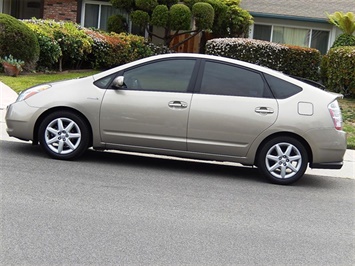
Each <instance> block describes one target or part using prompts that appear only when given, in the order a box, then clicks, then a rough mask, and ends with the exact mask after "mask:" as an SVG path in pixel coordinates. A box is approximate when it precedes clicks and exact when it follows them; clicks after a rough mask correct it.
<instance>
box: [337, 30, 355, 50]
mask: <svg viewBox="0 0 355 266" xmlns="http://www.w3.org/2000/svg"><path fill="white" fill-rule="evenodd" d="M340 46H355V36H354V35H349V34H346V33H343V34H341V35H339V36H338V37H337V38H336V40H335V41H334V43H333V46H332V48H336V47H340Z"/></svg>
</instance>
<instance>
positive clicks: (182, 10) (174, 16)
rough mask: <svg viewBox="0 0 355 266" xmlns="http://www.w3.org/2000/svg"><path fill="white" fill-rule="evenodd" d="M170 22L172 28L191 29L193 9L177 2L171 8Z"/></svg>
mask: <svg viewBox="0 0 355 266" xmlns="http://www.w3.org/2000/svg"><path fill="white" fill-rule="evenodd" d="M170 23H171V25H170V26H171V29H172V30H178V29H179V30H189V29H190V25H191V11H190V9H189V8H188V6H186V5H184V4H175V5H173V6H172V7H171V8H170Z"/></svg>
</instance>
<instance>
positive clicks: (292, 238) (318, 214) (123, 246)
mask: <svg viewBox="0 0 355 266" xmlns="http://www.w3.org/2000/svg"><path fill="white" fill-rule="evenodd" d="M0 160H1V163H0V166H1V171H0V180H1V184H0V185H1V188H0V192H1V224H0V226H1V250H0V264H1V265H89V264H90V265H131V264H134V265H183V264H185V265H186V264H190V265H227V264H234V265H236V264H244V265H256V264H260V265H291V264H293V265H301V264H302V265H355V255H354V254H355V223H354V217H355V216H354V214H355V180H352V179H342V178H335V177H324V176H314V175H306V176H305V177H304V178H303V179H301V180H300V181H299V182H298V183H297V184H295V185H293V186H277V185H271V184H269V183H267V182H265V180H264V179H263V178H262V176H261V175H260V174H259V173H258V171H257V170H256V169H250V168H243V167H232V166H225V165H214V164H205V163H193V162H184V161H174V160H165V159H157V158H147V157H136V156H131V155H123V154H117V153H109V152H105V153H103V152H94V151H89V152H88V153H87V154H86V155H85V156H84V158H83V159H81V160H79V161H75V162H68V161H57V160H52V159H49V158H47V157H46V156H45V155H44V153H43V152H42V151H41V149H40V148H39V147H38V146H31V145H30V144H28V143H20V142H8V141H0Z"/></svg>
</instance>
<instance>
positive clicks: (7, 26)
mask: <svg viewBox="0 0 355 266" xmlns="http://www.w3.org/2000/svg"><path fill="white" fill-rule="evenodd" d="M10 54H11V55H12V56H13V57H14V58H16V59H19V60H23V61H25V66H24V68H25V69H27V70H32V69H34V68H35V66H36V62H37V60H38V57H39V44H38V40H37V37H36V35H35V34H34V33H33V32H32V31H31V30H30V29H29V28H28V27H27V26H26V25H25V24H24V23H23V22H21V21H19V20H17V19H16V18H14V17H11V16H10V15H6V14H0V57H4V56H8V55H10Z"/></svg>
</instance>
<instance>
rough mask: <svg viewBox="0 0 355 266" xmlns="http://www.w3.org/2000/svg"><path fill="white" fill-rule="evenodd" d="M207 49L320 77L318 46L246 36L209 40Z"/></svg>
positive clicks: (250, 61) (298, 73)
mask: <svg viewBox="0 0 355 266" xmlns="http://www.w3.org/2000/svg"><path fill="white" fill-rule="evenodd" d="M206 53H207V54H212V55H218V56H225V57H229V58H234V59H238V60H242V61H246V62H249V63H253V64H257V65H261V66H265V67H269V68H272V69H275V70H278V71H281V72H284V73H286V74H289V75H295V76H299V77H302V78H307V79H311V80H315V81H318V80H319V74H318V69H319V65H320V61H321V55H320V52H319V51H317V50H316V49H311V48H303V47H295V46H287V45H282V44H277V43H271V42H267V41H259V40H252V39H244V38H221V39H212V40H209V41H208V42H207V45H206Z"/></svg>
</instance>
